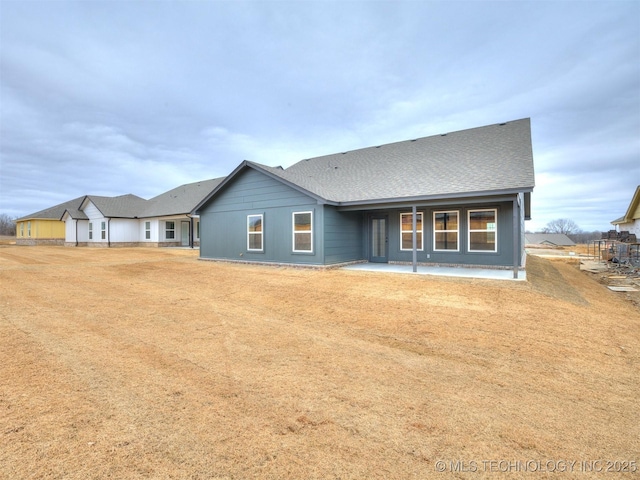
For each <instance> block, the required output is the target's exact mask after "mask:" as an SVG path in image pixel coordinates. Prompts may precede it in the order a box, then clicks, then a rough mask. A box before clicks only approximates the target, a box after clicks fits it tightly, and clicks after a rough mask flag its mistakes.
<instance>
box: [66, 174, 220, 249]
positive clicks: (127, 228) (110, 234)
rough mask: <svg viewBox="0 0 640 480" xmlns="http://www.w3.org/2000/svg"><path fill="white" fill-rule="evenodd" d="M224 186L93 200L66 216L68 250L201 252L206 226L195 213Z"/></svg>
mask: <svg viewBox="0 0 640 480" xmlns="http://www.w3.org/2000/svg"><path fill="white" fill-rule="evenodd" d="M222 180H223V179H222V178H215V179H211V180H203V181H200V182H194V183H189V184H185V185H181V186H179V187H176V188H174V189H172V190H169V191H168V192H165V193H163V194H161V195H158V196H157V197H153V198H151V199H149V200H145V199H143V198H140V197H136V196H135V195H122V196H119V197H98V196H94V195H87V196H86V197H84V198H83V200H82V202H80V203H79V204H78V206H77V207H76V208H68V209H67V210H66V211H65V212H64V213H63V215H62V216H61V220H62V221H64V222H65V224H66V234H65V245H68V246H92V247H116V246H121V247H130V246H149V247H175V246H191V247H193V246H198V245H199V243H200V222H199V219H198V218H194V217H193V216H192V215H190V213H191V211H192V210H193V208H194V206H195V205H197V204H198V203H199V202H200V201H201V200H202V199H203V198H204V197H205V196H206V195H208V194H209V192H211V190H212V189H214V188H215V187H216V186H217V185H218V184H219V183H220V182H221V181H222Z"/></svg>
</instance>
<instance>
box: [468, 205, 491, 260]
mask: <svg viewBox="0 0 640 480" xmlns="http://www.w3.org/2000/svg"><path fill="white" fill-rule="evenodd" d="M475 212H493V216H494V218H495V220H496V222H495V228H494V229H493V230H485V229H483V230H478V229H473V230H472V229H471V214H472V213H475ZM467 227H468V228H467V230H468V232H467V251H469V252H473V253H497V252H498V209H497V208H478V209H475V210H468V211H467ZM474 232H494V233H495V235H496V241H495V244H494V249H493V250H471V234H472V233H474Z"/></svg>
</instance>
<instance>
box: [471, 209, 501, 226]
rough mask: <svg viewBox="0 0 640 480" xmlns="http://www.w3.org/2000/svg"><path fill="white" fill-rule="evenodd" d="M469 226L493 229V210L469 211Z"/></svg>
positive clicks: (494, 215) (494, 224) (494, 216)
mask: <svg viewBox="0 0 640 480" xmlns="http://www.w3.org/2000/svg"><path fill="white" fill-rule="evenodd" d="M469 228H470V229H471V230H495V229H496V214H495V212H494V211H493V210H490V211H487V212H469Z"/></svg>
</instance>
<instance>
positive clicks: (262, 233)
mask: <svg viewBox="0 0 640 480" xmlns="http://www.w3.org/2000/svg"><path fill="white" fill-rule="evenodd" d="M251 217H260V225H262V231H261V232H250V231H249V219H250V218H251ZM251 235H260V237H261V238H260V240H261V242H260V246H261V248H249V245H251V243H250V242H249V238H251ZM247 251H248V252H264V214H263V213H253V214H250V215H247Z"/></svg>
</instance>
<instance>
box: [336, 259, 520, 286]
mask: <svg viewBox="0 0 640 480" xmlns="http://www.w3.org/2000/svg"><path fill="white" fill-rule="evenodd" d="M342 268H343V269H344V270H354V271H367V272H381V273H405V274H407V273H408V274H412V275H437V276H444V277H461V278H482V279H486V280H511V281H515V282H525V281H526V280H527V273H526V271H524V270H520V271H519V272H518V278H514V275H513V269H508V270H506V269H495V268H476V267H445V266H425V265H418V266H417V267H416V268H417V270H416V271H414V266H413V265H402V264H393V263H356V264H352V265H346V266H344V267H342Z"/></svg>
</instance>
